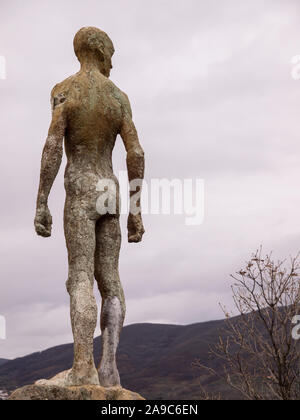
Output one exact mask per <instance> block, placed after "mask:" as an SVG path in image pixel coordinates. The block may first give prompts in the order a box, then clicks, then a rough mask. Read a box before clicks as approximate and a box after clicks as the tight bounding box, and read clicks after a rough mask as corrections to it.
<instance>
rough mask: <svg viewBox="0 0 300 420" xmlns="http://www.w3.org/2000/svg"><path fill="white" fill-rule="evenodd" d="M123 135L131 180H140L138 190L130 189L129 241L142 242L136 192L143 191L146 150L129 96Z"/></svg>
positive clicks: (126, 99)
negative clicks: (133, 119) (133, 114)
mask: <svg viewBox="0 0 300 420" xmlns="http://www.w3.org/2000/svg"><path fill="white" fill-rule="evenodd" d="M120 134H121V137H122V139H123V142H124V146H125V149H126V152H127V158H126V163H127V171H128V178H129V182H131V181H135V180H138V182H137V184H138V185H139V187H138V188H137V190H136V191H130V212H129V216H128V241H129V242H140V241H141V240H142V237H143V234H144V233H145V230H144V226H143V222H142V214H141V201H140V198H138V199H137V200H134V197H135V196H136V193H137V192H139V196H140V194H141V192H142V182H143V179H144V171H145V158H144V150H143V149H142V147H141V145H140V142H139V138H138V134H137V131H136V128H135V125H134V123H133V121H132V112H131V107H130V103H129V100H128V98H127V97H126V96H125V101H124V106H123V123H122V127H121V132H120Z"/></svg>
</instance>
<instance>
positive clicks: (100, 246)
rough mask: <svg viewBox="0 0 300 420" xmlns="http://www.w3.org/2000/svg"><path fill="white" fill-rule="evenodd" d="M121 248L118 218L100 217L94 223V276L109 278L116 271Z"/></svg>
mask: <svg viewBox="0 0 300 420" xmlns="http://www.w3.org/2000/svg"><path fill="white" fill-rule="evenodd" d="M120 247H121V229H120V220H119V217H118V216H111V215H106V216H102V217H101V218H100V219H99V220H98V222H97V223H96V252H95V274H96V276H97V277H98V278H99V277H100V278H103V277H107V276H109V273H110V272H113V271H115V270H117V269H118V263H119V255H120Z"/></svg>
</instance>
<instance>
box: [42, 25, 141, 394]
mask: <svg viewBox="0 0 300 420" xmlns="http://www.w3.org/2000/svg"><path fill="white" fill-rule="evenodd" d="M74 50H75V53H76V55H77V57H78V59H79V61H80V63H81V69H80V71H79V72H78V73H76V74H75V75H73V76H71V77H69V78H68V79H66V80H65V81H63V82H62V83H59V84H58V85H56V86H55V87H54V88H53V90H52V94H51V104H52V122H51V125H50V129H49V133H48V137H47V140H46V144H45V147H44V150H43V155H42V163H41V175H40V186H39V192H38V198H37V209H36V217H35V229H36V232H37V234H38V235H41V236H43V237H48V236H51V228H52V217H51V214H50V211H49V208H48V196H49V193H50V190H51V187H52V185H53V182H54V180H55V177H56V175H57V173H58V170H59V167H60V164H61V160H62V154H63V140H64V144H65V151H66V155H67V167H66V170H65V190H66V202H65V211H64V231H65V237H66V244H67V249H68V262H69V276H68V280H67V283H66V286H67V290H68V293H69V295H70V305H71V311H70V312H71V323H72V331H73V336H74V363H73V368H72V369H71V371H70V372H69V373H68V375H67V376H66V377H65V378H64V386H81V385H102V386H105V387H112V386H119V385H120V377H119V373H118V369H117V365H116V350H117V347H118V343H119V335H120V332H121V329H122V327H123V322H124V317H125V310H126V308H125V297H124V293H123V288H122V285H121V282H120V278H119V271H118V263H119V251H120V246H121V232H120V225H119V217H120V207H119V185H118V180H117V178H116V177H115V175H114V174H113V168H112V151H113V148H114V146H115V142H116V138H117V136H118V135H119V134H120V135H121V138H122V140H123V142H124V145H125V149H126V151H127V169H128V177H129V181H132V180H136V179H138V180H141V179H143V177H144V152H143V149H142V147H141V145H140V143H139V139H138V135H137V131H136V128H135V126H134V123H133V121H132V112H131V107H130V103H129V100H128V97H127V95H126V94H125V93H123V92H122V91H121V90H120V89H118V88H117V87H116V86H115V85H114V84H113V83H112V82H111V81H110V80H109V76H110V71H111V68H112V65H111V59H112V55H113V53H114V46H113V43H112V41H111V40H110V39H109V37H108V36H107V35H106V34H105V33H104V32H102V31H100V30H99V29H97V28H92V27H88V28H82V29H81V30H80V31H79V32H78V33H77V34H76V36H75V38H74ZM107 179H108V180H110V181H111V182H112V184H113V186H114V188H111V189H110V191H109V193H110V196H111V195H114V196H115V202H116V208H115V212H114V213H112V214H103V212H102V211H99V208H100V210H101V208H103V205H102V206H101V205H99V200H100V201H101V197H103V194H105V191H101V189H100V190H99V187H98V185H99V181H101V180H107ZM134 193H135V191H132V192H131V193H130V196H131V197H134ZM104 197H105V195H104ZM97 204H98V205H97ZM133 208H134V209H136V208H138V209H139V211H138V212H136V211H133ZM144 232H145V231H144V227H143V222H142V217H141V211H140V199H138V200H137V201H136V202H135V203H133V204H132V203H131V206H130V214H129V216H128V241H129V242H140V241H141V240H142V237H143V234H144ZM94 279H96V281H97V284H98V288H99V291H100V293H101V296H102V309H101V330H102V357H101V362H100V366H99V369H98V371H97V370H96V368H95V365H94V359H93V337H94V331H95V328H96V322H97V305H96V301H95V298H94V295H93V284H94ZM41 392H42V391H41Z"/></svg>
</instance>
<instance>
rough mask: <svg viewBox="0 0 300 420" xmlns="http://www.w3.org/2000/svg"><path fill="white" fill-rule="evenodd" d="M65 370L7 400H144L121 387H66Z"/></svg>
mask: <svg viewBox="0 0 300 420" xmlns="http://www.w3.org/2000/svg"><path fill="white" fill-rule="evenodd" d="M65 374H66V372H62V373H61V374H59V375H57V376H55V377H54V378H53V379H51V380H40V381H37V382H36V383H35V384H34V385H28V386H25V387H23V388H19V389H17V390H16V391H14V392H13V393H12V394H11V396H10V397H9V400H11V401H16V400H18V401H20V400H34V401H38V400H44V401H47V400H50V401H51V400H56V401H61V400H64V401H69V400H70V401H72V400H85V401H87V400H90V401H93V400H94V401H105V400H109V401H121V400H123V401H124V400H125V401H138V400H145V399H144V398H143V397H141V395H139V394H137V393H135V392H132V391H128V390H126V389H124V388H122V387H113V388H103V387H102V386H97V385H83V386H74V387H68V386H64V385H63V378H64V377H65Z"/></svg>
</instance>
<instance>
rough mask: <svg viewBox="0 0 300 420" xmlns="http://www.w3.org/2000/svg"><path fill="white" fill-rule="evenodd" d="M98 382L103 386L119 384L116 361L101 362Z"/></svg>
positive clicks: (109, 386) (108, 386)
mask: <svg viewBox="0 0 300 420" xmlns="http://www.w3.org/2000/svg"><path fill="white" fill-rule="evenodd" d="M99 382H100V385H101V386H103V387H104V388H111V387H114V386H121V381H120V375H119V372H118V368H117V365H116V363H113V364H108V363H103V362H102V363H101V365H100V368H99Z"/></svg>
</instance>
